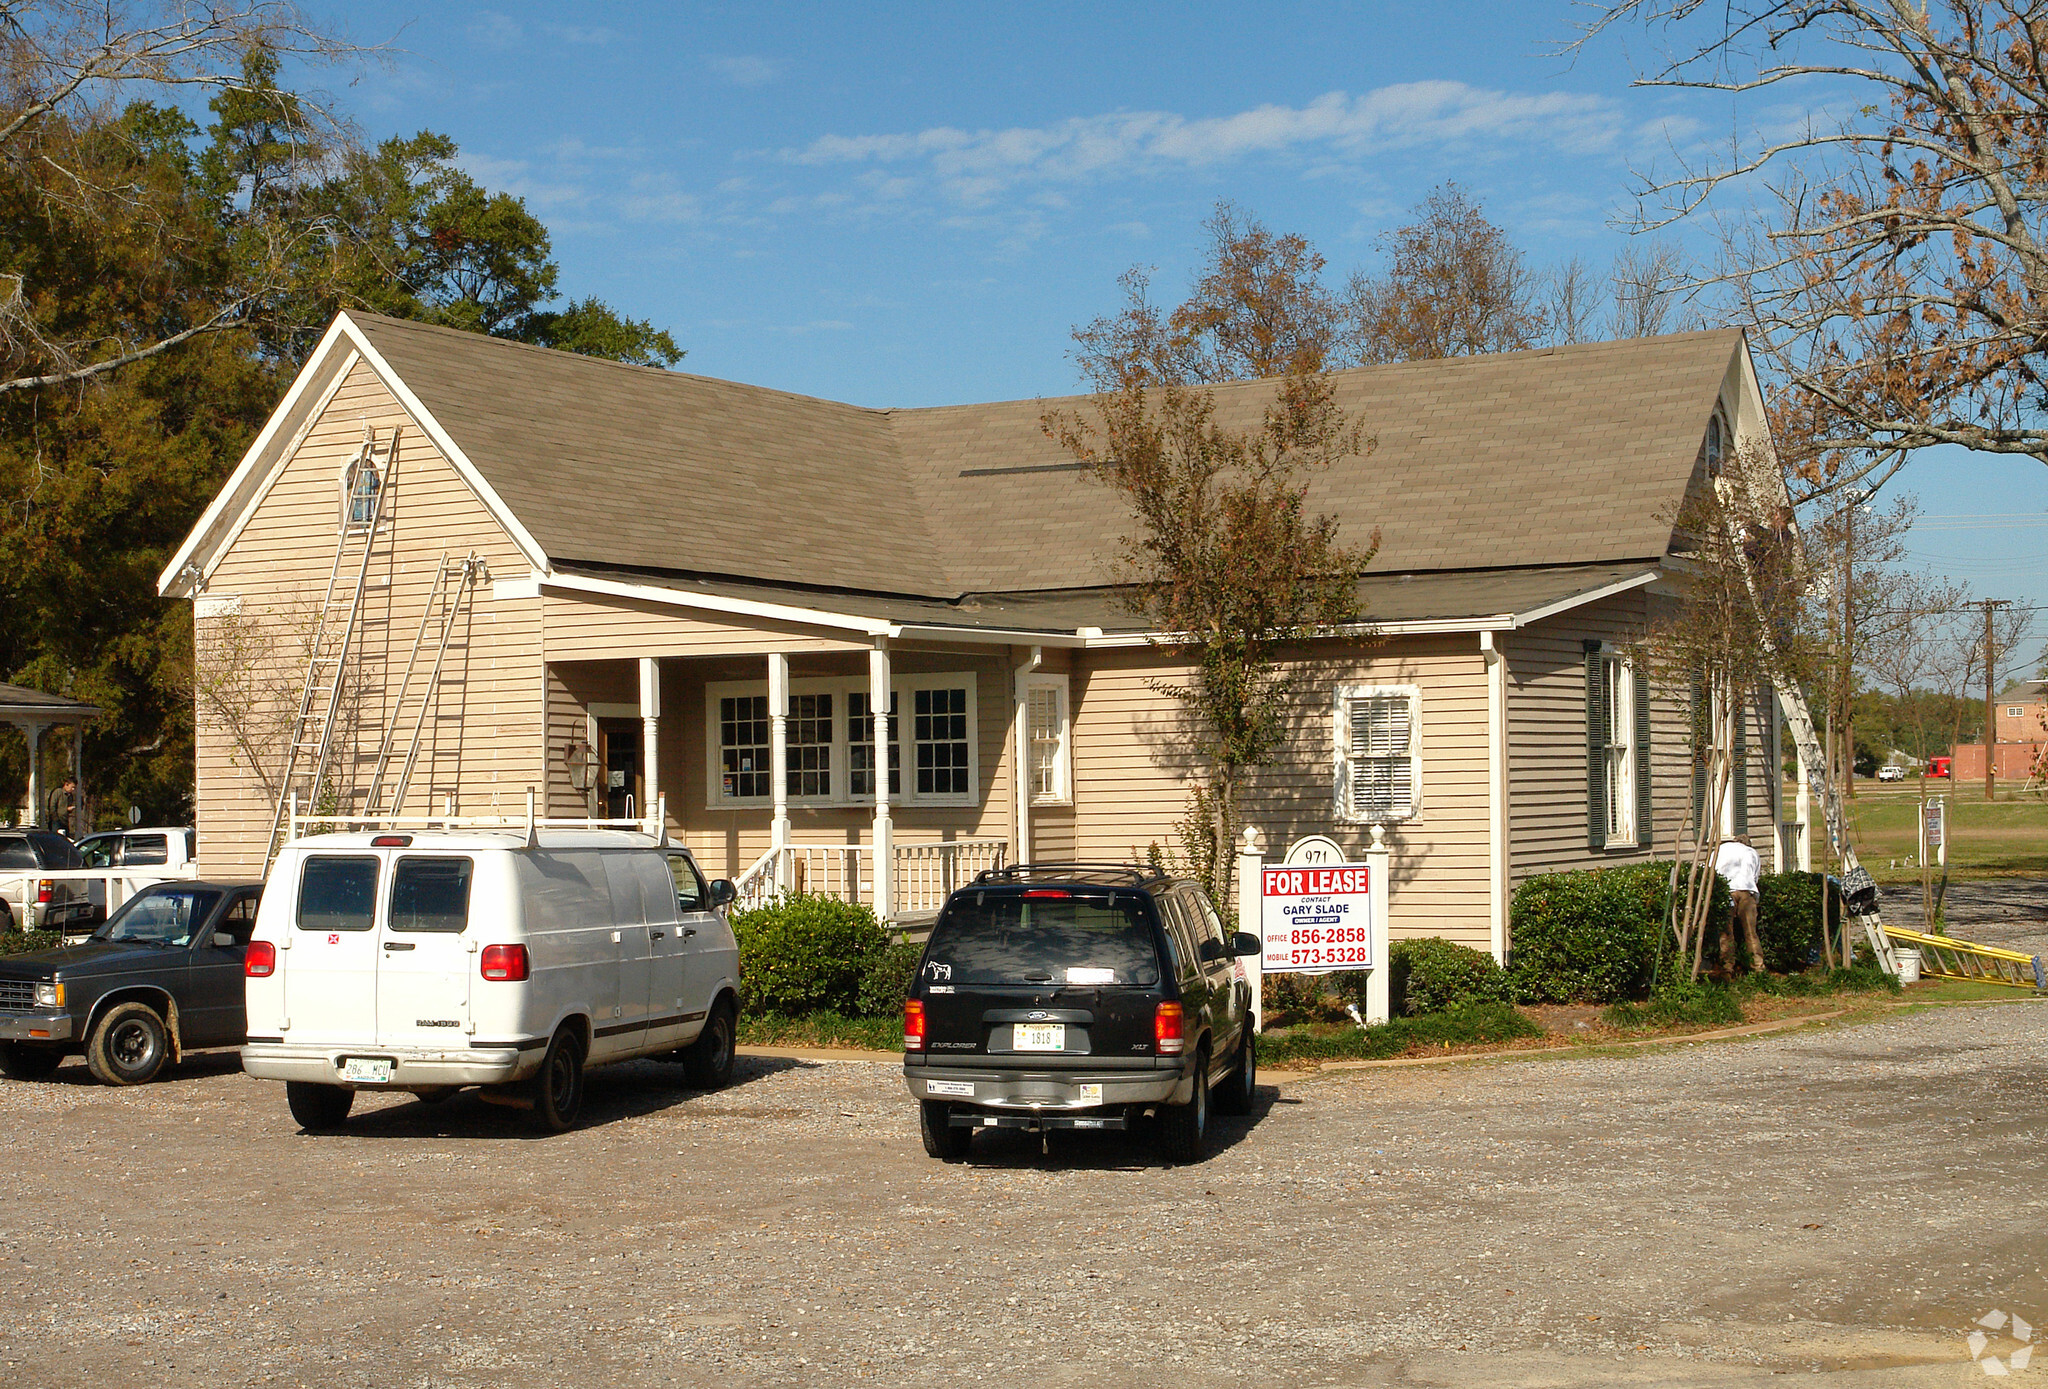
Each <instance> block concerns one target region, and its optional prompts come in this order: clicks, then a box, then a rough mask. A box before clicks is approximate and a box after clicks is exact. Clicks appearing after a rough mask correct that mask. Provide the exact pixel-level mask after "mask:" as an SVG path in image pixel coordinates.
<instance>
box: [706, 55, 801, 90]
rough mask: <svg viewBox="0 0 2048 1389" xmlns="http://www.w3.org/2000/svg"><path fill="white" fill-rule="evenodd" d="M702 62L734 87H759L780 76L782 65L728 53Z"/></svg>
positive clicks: (752, 56) (758, 58)
mask: <svg viewBox="0 0 2048 1389" xmlns="http://www.w3.org/2000/svg"><path fill="white" fill-rule="evenodd" d="M704 61H705V62H706V63H708V64H710V66H711V70H712V71H713V72H715V73H717V74H718V75H719V76H720V77H723V78H724V79H725V80H726V81H728V82H730V83H732V84H733V85H734V86H735V87H759V86H762V85H764V84H766V83H769V82H773V81H774V80H775V79H776V78H778V77H780V76H781V75H782V64H780V63H777V62H775V61H773V60H771V59H768V58H760V57H756V56H754V55H752V54H748V53H729V54H724V55H721V56H718V57H712V58H707V59H705V60H704Z"/></svg>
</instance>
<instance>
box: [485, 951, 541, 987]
mask: <svg viewBox="0 0 2048 1389" xmlns="http://www.w3.org/2000/svg"><path fill="white" fill-rule="evenodd" d="M478 965H479V967H480V968H481V969H482V970H483V975H484V978H486V979H496V980H499V981H501V982H504V983H508V984H516V983H518V982H519V981H520V980H522V979H525V978H528V977H529V976H530V975H531V974H532V973H533V969H532V965H531V963H530V962H529V961H528V960H527V958H526V947H525V946H523V945H487V946H485V947H484V950H483V956H482V958H481V959H480V960H479V961H478Z"/></svg>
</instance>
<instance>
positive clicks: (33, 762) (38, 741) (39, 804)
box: [21, 723, 49, 931]
mask: <svg viewBox="0 0 2048 1389" xmlns="http://www.w3.org/2000/svg"><path fill="white" fill-rule="evenodd" d="M48 727H49V725H47V724H40V723H25V724H23V725H22V726H21V731H22V732H24V733H26V734H28V818H27V823H28V824H29V825H31V826H40V825H41V824H42V823H43V733H44V732H45V731H46V730H47V729H48ZM22 929H23V930H24V931H25V930H27V929H28V927H27V926H26V925H24V926H23V927H22Z"/></svg>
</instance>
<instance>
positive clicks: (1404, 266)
mask: <svg viewBox="0 0 2048 1389" xmlns="http://www.w3.org/2000/svg"><path fill="white" fill-rule="evenodd" d="M1416 211H1417V212H1418V213H1419V217H1418V220H1416V221H1414V222H1411V223H1409V224H1408V225H1407V226H1404V227H1400V228H1397V229H1396V230H1394V231H1392V232H1389V233H1387V234H1386V235H1385V236H1383V237H1381V238H1380V246H1381V249H1382V250H1384V251H1385V252H1386V253H1387V256H1388V258H1389V264H1388V266H1387V269H1386V272H1385V273H1384V274H1381V275H1367V274H1365V273H1364V272H1362V271H1360V272H1358V273H1355V274H1353V275H1352V277H1351V285H1350V291H1349V299H1350V305H1351V313H1352V316H1353V319H1354V321H1355V323H1356V329H1355V331H1356V332H1357V334H1358V346H1357V352H1356V355H1357V357H1358V359H1359V360H1360V361H1363V362H1412V361H1423V360H1427V359H1430V358H1437V357H1465V356H1471V355H1473V354H1476V353H1482V352H1515V351H1519V350H1520V349H1522V348H1525V347H1533V346H1535V345H1536V344H1537V342H1538V341H1540V340H1541V338H1542V336H1543V310H1542V307H1541V305H1540V304H1539V303H1538V302H1537V301H1538V298H1539V296H1540V294H1541V292H1542V289H1541V286H1540V285H1539V284H1538V282H1537V278H1536V276H1535V274H1534V273H1533V272H1532V271H1531V270H1530V269H1529V266H1528V262H1527V261H1526V260H1525V259H1524V257H1523V255H1522V253H1521V251H1520V250H1519V249H1517V248H1516V247H1515V245H1514V243H1512V242H1511V241H1509V240H1508V235H1507V232H1506V231H1504V230H1503V229H1502V228H1500V227H1498V226H1496V225H1495V224H1494V223H1492V222H1490V221H1488V220H1487V219H1486V214H1485V213H1484V212H1483V211H1482V210H1481V209H1480V207H1479V205H1478V203H1476V202H1474V201H1473V200H1472V198H1471V197H1470V196H1469V195H1468V194H1467V193H1466V192H1465V191H1464V190H1463V189H1462V188H1460V187H1458V185H1457V184H1455V183H1446V184H1444V185H1443V186H1442V187H1440V188H1438V189H1437V190H1436V191H1435V192H1433V193H1431V194H1430V195H1429V197H1428V198H1427V199H1426V200H1424V202H1423V203H1422V205H1421V206H1420V207H1419V208H1418V209H1416Z"/></svg>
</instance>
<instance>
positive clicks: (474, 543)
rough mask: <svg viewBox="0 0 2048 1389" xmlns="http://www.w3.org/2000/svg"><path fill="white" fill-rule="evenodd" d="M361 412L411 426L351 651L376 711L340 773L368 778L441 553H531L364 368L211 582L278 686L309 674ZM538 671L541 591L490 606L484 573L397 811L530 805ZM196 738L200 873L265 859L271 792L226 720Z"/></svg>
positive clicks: (230, 872)
mask: <svg viewBox="0 0 2048 1389" xmlns="http://www.w3.org/2000/svg"><path fill="white" fill-rule="evenodd" d="M365 421H367V422H369V423H370V424H372V425H374V426H375V428H376V430H377V432H378V437H379V439H380V440H382V439H385V438H388V437H389V434H390V431H391V428H392V427H393V426H394V425H403V426H404V434H403V437H402V438H401V440H400V443H399V457H398V469H397V476H396V481H395V484H394V488H393V491H392V492H391V505H390V509H389V510H388V511H387V513H386V515H387V518H388V522H389V524H390V525H391V526H392V527H393V530H392V532H391V544H390V546H389V547H386V546H385V545H384V544H382V542H381V538H380V544H379V547H378V555H377V558H376V560H375V562H374V563H373V565H372V569H371V573H370V580H369V586H368V587H367V589H366V593H365V606H364V616H363V620H362V624H361V627H360V629H359V636H358V644H357V648H356V654H357V657H358V662H359V664H358V666H357V669H358V678H359V680H360V682H361V688H362V690H363V693H364V700H365V709H366V714H367V718H366V726H365V728H364V730H363V733H362V738H361V743H360V745H359V746H358V747H357V748H356V749H355V750H354V756H353V758H352V759H348V760H345V761H344V763H343V764H342V765H343V775H344V778H345V779H346V778H347V777H349V776H353V777H354V779H355V781H356V782H357V784H358V785H359V786H360V785H362V784H364V783H366V782H367V781H368V778H369V776H370V774H371V770H372V767H373V765H374V762H375V759H376V751H377V742H378V740H379V739H380V738H381V737H382V734H383V725H384V723H385V722H386V721H387V720H388V718H389V716H390V713H391V712H392V711H391V708H390V705H391V702H392V701H393V700H395V698H396V697H397V694H398V686H399V682H400V680H401V679H402V677H403V674H404V670H405V664H406V659H407V657H408V655H409V654H410V652H411V650H412V648H413V642H414V637H415V634H416V633H417V632H418V631H419V623H420V616H421V613H422V611H423V610H424V608H425V605H426V603H427V601H428V598H429V596H430V594H431V592H432V589H433V585H434V575H435V571H436V569H437V568H438V566H439V564H440V562H441V559H442V557H443V555H446V556H448V557H449V558H451V559H455V560H460V559H461V558H462V557H463V556H464V555H466V554H467V553H469V552H470V551H471V550H475V551H476V552H477V553H479V554H480V555H482V556H483V558H484V559H485V561H486V562H487V563H488V564H489V565H490V568H491V572H492V574H493V576H494V577H496V578H505V577H508V576H520V575H524V574H525V573H526V572H527V562H526V560H525V558H524V557H523V556H521V555H520V553H519V551H518V550H517V548H516V547H515V546H514V545H513V544H512V542H511V540H510V539H509V538H508V537H507V536H506V535H505V533H504V531H503V530H502V529H501V528H500V527H499V525H498V524H497V522H496V520H495V519H494V518H493V517H492V516H491V514H490V513H489V511H487V510H486V509H485V507H484V506H483V504H482V503H481V502H480V501H478V500H477V498H476V496H475V494H474V493H473V492H471V491H470V489H469V487H468V485H467V484H466V483H465V482H464V481H463V480H462V478H461V476H460V475H459V474H457V473H456V471H455V470H454V469H453V468H452V467H451V466H450V465H449V464H448V463H447V461H446V460H445V459H443V458H442V457H441V456H440V454H439V453H437V452H436V451H435V450H434V448H433V446H432V445H431V444H430V443H429V442H428V440H427V436H426V434H425V433H424V431H423V430H421V429H420V428H419V426H418V425H417V424H416V423H415V422H413V421H412V420H411V419H409V418H408V417H407V416H406V414H405V412H404V410H403V408H402V407H401V406H400V405H399V404H398V402H397V401H396V400H395V399H393V398H392V396H391V395H390V394H389V392H387V391H386V390H385V389H384V388H383V386H382V385H381V384H380V383H379V382H378V381H377V380H376V378H375V376H374V375H373V374H372V373H371V372H370V371H369V370H368V368H366V367H364V366H362V365H361V364H360V363H359V364H357V365H356V366H355V367H354V368H353V369H352V370H351V371H350V373H349V375H348V377H347V378H346V379H345V380H344V382H343V383H342V386H341V388H340V389H339V390H338V391H337V392H336V393H335V395H334V397H333V399H332V400H330V401H329V402H328V404H327V406H326V408H325V409H324V410H323V411H322V412H321V414H320V416H319V417H318V419H317V420H316V421H315V422H314V424H313V426H312V428H311V429H310V430H309V431H308V433H307V435H306V437H305V439H304V441H303V442H302V443H301V444H300V445H299V447H298V448H297V450H296V451H294V452H293V453H292V454H291V455H290V456H289V457H288V458H287V459H285V461H284V462H283V463H282V464H281V466H280V468H279V470H278V472H277V474H276V476H275V478H274V480H273V482H272V484H271V486H270V488H269V490H268V492H267V493H266V494H265V495H264V497H263V499H262V501H261V502H260V503H259V504H258V506H257V507H256V509H255V511H254V513H253V514H252V516H251V517H250V519H249V522H248V524H247V525H246V526H245V527H244V528H243V530H242V532H241V534H240V535H239V536H238V537H237V538H236V539H235V541H234V543H233V544H232V545H231V546H230V547H229V549H228V550H227V552H226V554H225V555H224V556H223V557H222V558H221V560H220V562H219V564H218V565H216V566H215V568H214V569H213V571H212V572H211V573H210V574H209V575H208V579H207V589H206V594H207V596H208V597H209V598H212V599H216V600H217V599H221V598H226V597H228V596H231V595H232V596H236V597H239V598H240V599H241V607H242V614H243V616H244V617H245V618H246V619H249V620H251V621H255V622H259V623H261V624H262V625H263V626H264V628H265V629H266V630H267V631H268V632H270V633H272V634H273V635H272V639H271V642H270V645H269V653H270V654H269V659H270V660H271V661H272V662H274V663H275V664H274V666H273V669H274V670H278V671H281V672H283V677H284V678H283V680H282V682H281V684H282V686H283V687H284V688H288V689H289V690H290V691H291V698H292V699H293V700H294V701H296V698H297V692H298V689H299V687H300V684H301V682H302V681H303V679H304V653H303V640H302V638H301V637H300V635H298V631H297V627H298V625H299V624H307V625H309V624H310V623H311V622H312V620H313V618H314V614H315V611H316V610H317V608H318V605H319V603H320V601H321V599H322V597H323V595H324V594H325V591H326V584H327V575H328V573H329V571H330V570H331V568H332V567H333V563H334V548H335V541H336V539H337V537H338V531H339V525H340V516H341V511H340V506H341V503H340V496H341V484H340V477H341V473H342V469H343V468H344V467H345V466H346V464H347V463H348V461H349V460H350V459H351V458H352V457H353V456H354V455H355V453H356V451H357V449H358V448H359V447H360V445H361V443H362V437H363V425H364V423H365ZM358 553H359V552H358ZM353 579H354V573H353V571H351V572H349V573H347V574H345V575H344V578H343V583H342V586H341V588H340V590H339V596H340V597H341V598H344V599H345V598H346V596H347V594H348V593H349V592H350V591H351V590H352V588H353ZM222 620H223V619H218V618H201V619H198V620H197V621H198V626H199V628H200V632H199V636H200V641H199V649H200V652H201V659H202V660H204V659H206V653H207V652H208V649H209V648H208V630H207V629H208V626H209V624H210V623H219V622H221V621H222ZM228 620H232V619H228ZM431 656H432V653H431V650H430V649H429V650H427V651H425V652H423V653H422V663H421V666H420V668H419V669H417V670H416V671H415V673H414V677H413V686H412V693H411V694H410V695H409V696H408V698H407V702H406V705H405V707H404V709H402V710H399V711H397V712H398V716H399V717H398V725H399V731H398V735H397V758H400V759H402V757H403V754H404V750H405V748H406V746H407V745H408V744H409V742H410V739H411V733H412V724H413V719H414V717H415V715H416V713H417V710H418V707H419V706H418V698H419V692H420V691H421V690H423V689H424V688H425V681H426V676H427V673H428V667H429V666H430V665H431ZM541 676H542V672H541V663H540V604H539V602H538V601H537V600H533V599H523V600H512V601H506V602H497V601H495V600H494V599H493V598H492V596H491V588H490V585H489V584H488V583H486V584H484V585H482V586H481V587H479V588H478V589H477V590H476V591H475V593H474V594H473V598H472V602H471V604H470V607H469V610H468V613H467V615H466V617H465V619H464V621H463V622H462V623H461V624H460V626H459V627H458V629H457V630H456V632H455V633H454V635H453V637H452V638H451V640H450V642H449V645H448V650H447V657H446V661H445V664H444V665H443V668H442V673H441V681H440V698H439V701H438V703H437V705H436V707H435V709H434V711H433V713H432V715H431V716H430V717H429V718H428V720H427V723H426V727H425V731H424V734H423V736H422V739H421V752H420V757H419V762H418V765H417V766H416V768H415V770H414V772H413V778H412V782H411V787H410V790H409V792H408V795H407V800H406V804H405V806H404V807H403V810H404V812H405V813H407V814H412V815H419V814H425V813H428V812H429V811H430V810H431V811H439V810H440V809H441V808H442V806H443V804H444V798H445V797H446V796H447V795H449V794H451V793H452V794H455V795H456V801H455V806H456V811H457V813H458V814H471V815H484V814H491V813H494V812H496V811H503V812H504V813H508V814H509V813H515V812H523V811H524V808H525V792H526V788H527V787H529V786H532V787H535V788H536V789H537V788H538V787H539V786H540V784H541V771H542V769H541V765H540V748H541V743H542V737H541V711H542V679H541ZM197 741H198V758H197V761H198V826H199V858H200V867H201V871H203V872H204V873H206V874H207V875H208V876H210V877H227V878H239V877H251V876H254V875H256V874H258V873H259V872H261V870H262V867H263V857H264V851H265V847H266V845H265V836H266V834H267V832H268V830H269V827H270V817H271V813H272V810H273V806H272V803H271V801H270V799H269V797H268V796H267V795H266V794H265V793H264V792H263V791H262V790H261V788H260V786H259V784H258V781H257V778H255V777H254V776H252V775H251V774H250V772H249V770H248V768H247V767H246V766H245V765H243V763H244V759H243V758H242V756H241V754H240V753H239V752H238V751H237V750H236V749H235V748H234V747H233V746H232V742H231V740H230V738H229V737H228V735H227V733H226V731H225V730H224V729H222V728H221V727H219V726H217V725H215V724H214V723H213V721H211V720H210V719H209V718H207V717H206V715H205V712H204V710H203V709H202V710H201V711H200V717H199V719H198V727H197ZM395 775H396V766H395V765H394V767H393V769H392V776H393V777H395Z"/></svg>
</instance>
